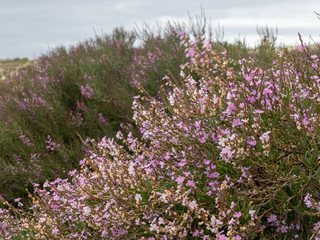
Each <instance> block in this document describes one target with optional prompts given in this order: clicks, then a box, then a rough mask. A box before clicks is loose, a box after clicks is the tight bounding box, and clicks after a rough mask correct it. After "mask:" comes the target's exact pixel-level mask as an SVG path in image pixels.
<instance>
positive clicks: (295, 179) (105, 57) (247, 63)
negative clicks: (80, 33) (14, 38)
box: [0, 22, 320, 240]
mask: <svg viewBox="0 0 320 240" xmlns="http://www.w3.org/2000/svg"><path fill="white" fill-rule="evenodd" d="M146 29H147V28H146ZM146 29H145V30H143V31H141V32H140V33H135V32H127V31H124V30H123V29H116V30H115V31H114V32H113V33H112V34H111V35H107V36H104V37H96V38H95V39H94V40H90V41H87V42H85V43H79V44H78V45H77V46H74V47H72V48H71V49H69V50H67V49H65V48H58V49H55V50H53V51H51V52H49V53H48V54H47V55H44V56H42V57H40V58H38V59H36V60H35V61H34V62H33V64H32V65H31V66H29V67H28V68H26V69H25V70H23V71H20V72H18V73H17V74H15V75H12V76H11V77H10V79H9V81H6V82H5V84H2V85H1V90H0V91H1V92H0V96H1V99H0V100H1V105H0V108H1V113H0V114H1V122H0V131H1V137H0V169H1V172H2V174H1V175H0V192H1V193H2V197H1V199H2V203H3V208H2V209H0V225H1V228H0V234H1V236H2V237H4V238H5V239H10V238H13V239H28V238H30V239H150V240H151V239H309V238H316V237H320V233H319V227H320V223H319V221H320V219H319V217H318V216H319V214H320V203H319V202H318V201H319V198H320V195H319V173H320V170H319V169H320V168H319V163H318V161H319V160H318V155H319V131H320V124H319V123H320V121H319V120H320V114H319V110H320V103H319V102H320V92H319V91H320V90H319V89H320V85H319V81H320V80H319V79H320V72H319V66H318V65H319V57H318V55H317V51H316V50H314V52H313V53H311V51H310V50H309V49H308V48H307V46H306V45H304V44H303V43H302V42H301V46H300V47H299V49H298V50H297V51H292V52H289V51H287V50H286V49H276V47H275V41H276V36H275V34H274V32H272V31H269V29H267V28H265V29H260V31H259V33H260V36H261V43H260V45H259V46H258V47H256V48H255V49H248V48H247V47H246V45H245V43H244V42H241V41H238V42H237V43H235V44H229V43H227V42H223V41H222V40H221V39H218V38H216V39H215V40H214V38H213V37H212V35H210V34H209V35H207V34H206V28H205V24H203V23H202V22H197V23H196V24H194V25H191V26H189V27H186V26H183V25H177V24H168V25H167V27H165V28H164V29H162V30H161V31H158V32H157V33H156V32H153V31H151V30H146ZM136 41H139V42H140V45H139V46H138V47H137V46H136V44H135V43H136ZM119 130H120V131H119ZM94 139H95V140H94ZM79 160H80V164H79ZM26 188H27V189H28V191H29V193H28V192H27V191H26ZM28 195H29V198H28ZM28 199H30V202H28Z"/></svg>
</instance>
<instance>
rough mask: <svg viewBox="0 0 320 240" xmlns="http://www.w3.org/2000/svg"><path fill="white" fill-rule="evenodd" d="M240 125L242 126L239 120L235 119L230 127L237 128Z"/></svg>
mask: <svg viewBox="0 0 320 240" xmlns="http://www.w3.org/2000/svg"><path fill="white" fill-rule="evenodd" d="M241 124H242V122H241V120H240V118H237V119H234V120H233V122H232V127H236V126H239V125H241Z"/></svg>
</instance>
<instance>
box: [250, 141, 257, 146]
mask: <svg viewBox="0 0 320 240" xmlns="http://www.w3.org/2000/svg"><path fill="white" fill-rule="evenodd" d="M248 143H249V144H250V145H251V146H255V145H256V144H257V142H256V141H255V140H249V141H248Z"/></svg>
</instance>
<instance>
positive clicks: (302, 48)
mask: <svg viewBox="0 0 320 240" xmlns="http://www.w3.org/2000/svg"><path fill="white" fill-rule="evenodd" d="M305 49H306V47H305V46H304V45H300V46H299V49H298V51H299V52H301V51H304V50H305Z"/></svg>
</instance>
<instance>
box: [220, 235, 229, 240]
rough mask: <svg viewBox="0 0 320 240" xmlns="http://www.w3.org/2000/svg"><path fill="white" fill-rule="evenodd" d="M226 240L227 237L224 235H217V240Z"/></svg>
mask: <svg viewBox="0 0 320 240" xmlns="http://www.w3.org/2000/svg"><path fill="white" fill-rule="evenodd" d="M227 239H228V237H227V236H226V235H224V234H221V235H220V234H219V236H218V240H227Z"/></svg>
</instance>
